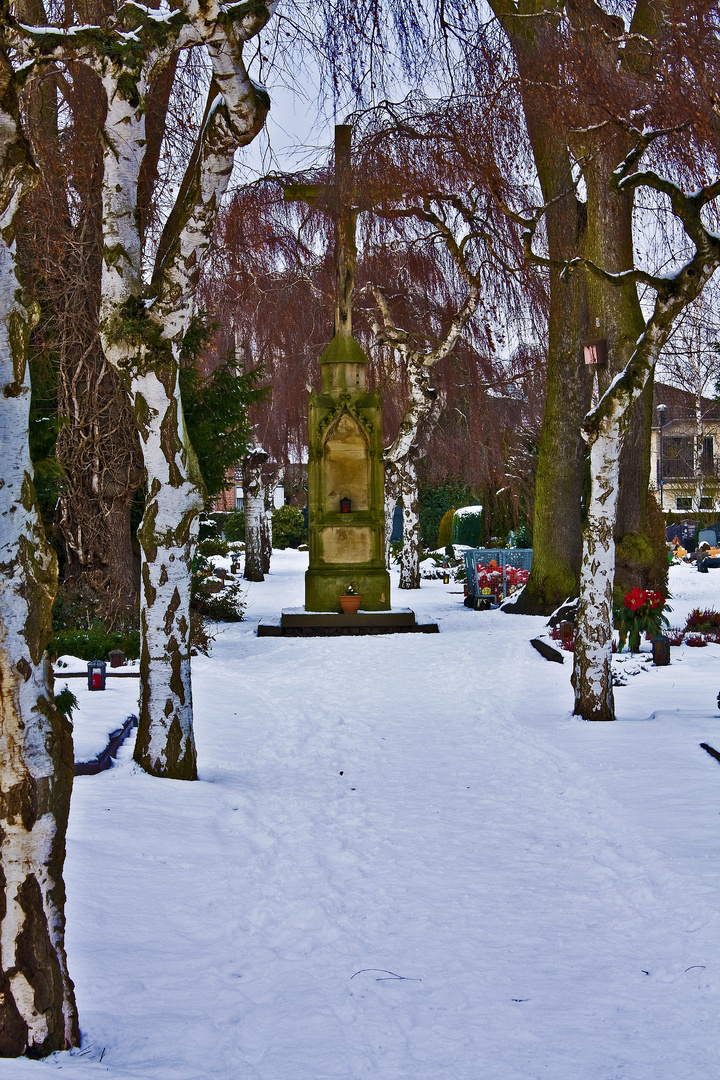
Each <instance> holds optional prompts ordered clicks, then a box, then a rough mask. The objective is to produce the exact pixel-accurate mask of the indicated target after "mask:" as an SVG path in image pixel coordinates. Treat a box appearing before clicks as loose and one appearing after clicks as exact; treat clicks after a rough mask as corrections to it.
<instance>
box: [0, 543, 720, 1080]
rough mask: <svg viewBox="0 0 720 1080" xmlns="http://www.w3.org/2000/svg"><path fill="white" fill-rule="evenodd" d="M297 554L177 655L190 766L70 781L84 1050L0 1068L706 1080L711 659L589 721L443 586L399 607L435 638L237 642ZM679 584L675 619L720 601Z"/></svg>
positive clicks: (718, 659) (497, 629)
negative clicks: (243, 612)
mask: <svg viewBox="0 0 720 1080" xmlns="http://www.w3.org/2000/svg"><path fill="white" fill-rule="evenodd" d="M303 569H304V566H303V565H302V557H301V556H298V555H297V554H296V553H292V552H287V553H276V554H275V555H274V565H273V575H272V576H271V577H270V578H269V579H268V580H267V581H266V582H265V583H263V584H260V585H253V586H251V590H252V591H251V594H250V604H249V609H248V621H247V622H246V623H243V624H240V625H237V626H233V627H229V628H228V627H226V628H225V629H224V632H223V633H222V634H221V635H220V636H219V638H218V640H217V642H216V644H215V648H214V652H213V656H212V657H211V658H209V659H205V658H200V659H199V660H198V661H197V662H196V663H195V665H194V675H193V678H194V688H195V697H196V710H197V742H198V750H199V766H200V775H201V780H200V781H199V782H198V783H197V784H182V783H176V782H170V781H159V780H155V779H153V778H151V777H148V776H146V775H144V774H142V773H141V772H140V771H138V770H136V769H135V767H134V766H133V765H132V762H131V760H130V748H129V747H128V746H126V747H124V748H123V750H122V752H121V760H120V763H119V765H118V766H116V767H115V768H113V769H112V770H110V771H109V772H108V773H104V774H101V775H99V776H95V777H83V778H80V779H79V780H78V781H77V782H76V788H75V791H74V794H73V806H72V811H71V827H70V836H69V848H68V868H67V875H66V880H67V885H68V954H69V961H70V966H71V973H72V974H73V977H74V978H75V980H76V984H77V993H78V1005H79V1009H80V1017H81V1025H82V1029H83V1033H84V1039H85V1042H84V1046H83V1048H82V1049H81V1050H80V1051H79V1052H73V1053H71V1054H61V1055H55V1056H54V1057H53V1058H51V1059H49V1060H48V1061H46V1062H37V1063H35V1062H25V1061H21V1062H4V1063H0V1077H2V1078H3V1080H4V1078H5V1077H8V1078H16V1077H23V1078H24V1077H38V1076H45V1075H47V1072H48V1070H54V1069H58V1068H62V1070H63V1075H64V1076H65V1077H70V1078H71V1080H75V1078H81V1077H91V1076H94V1075H95V1074H98V1075H99V1074H102V1075H106V1076H108V1075H109V1076H110V1077H111V1078H112V1080H125V1078H128V1080H130V1078H132V1080H160V1078H162V1080H164V1078H166V1077H167V1078H172V1080H196V1078H197V1080H200V1078H205V1077H207V1078H213V1080H214V1078H217V1080H366V1078H367V1080H370V1078H373V1080H535V1078H539V1077H550V1078H552V1080H708V1078H709V1077H711V1076H714V1075H715V1071H716V1068H717V1046H718V1036H719V1034H720V1031H719V1028H720V1019H719V1017H720V1008H719V1006H720V919H719V915H720V876H719V875H718V870H719V869H720V867H719V861H718V855H719V848H720V845H719V843H718V825H719V824H720V820H719V812H720V764H718V763H717V762H715V761H713V760H712V759H711V758H710V757H709V756H708V755H707V754H705V753H704V752H703V751H702V750H700V749H699V746H698V744H699V743H700V742H702V741H707V742H709V743H711V744H713V745H715V746H716V748H717V749H720V713H718V710H717V707H716V703H715V696H716V694H717V691H718V689H719V688H720V647H717V646H710V647H708V648H706V649H688V648H686V647H683V648H682V649H679V650H673V653H672V656H673V663H672V664H671V666H670V667H669V668H666V669H652V670H649V671H647V672H641V673H640V674H638V675H637V676H635V677H633V678H631V679H630V680H629V684H628V686H627V687H622V688H619V689H618V690H617V701H618V706H619V715H620V717H621V719H620V721H619V722H618V723H616V724H610V725H588V724H583V723H581V722H579V721H576V720H574V719H572V718H571V717H570V716H569V710H570V707H571V692H570V685H569V677H570V663H569V661H568V662H567V663H566V664H565V665H564V666H563V667H560V666H559V665H556V664H548V663H547V662H546V661H544V660H542V659H541V658H540V657H539V656H538V654H537V653H535V652H534V650H532V649H531V648H530V647H529V645H528V639H529V638H530V637H531V636H533V634H534V633H536V632H537V631H538V629H539V628H540V627H541V626H542V625H543V622H542V620H533V619H528V618H520V617H515V616H512V617H511V616H506V615H503V614H501V613H500V612H471V611H468V610H467V609H465V608H463V607H462V606H461V605H460V603H459V601H460V600H461V597H460V596H458V595H457V594H453V593H452V592H451V590H449V589H448V588H447V587H443V586H442V585H441V584H440V583H439V582H432V583H428V584H427V586H426V587H424V588H423V589H422V590H421V591H420V592H418V593H416V594H410V603H411V604H413V605H414V606H415V608H416V610H417V611H418V613H419V614H421V615H422V616H423V617H428V618H430V617H434V618H437V620H438V621H439V622H440V628H441V633H440V635H437V636H426V635H413V636H408V637H404V636H397V637H368V638H337V639H273V638H261V639H258V638H256V637H255V636H254V633H253V631H254V628H255V625H256V624H257V621H258V620H259V619H260V618H261V617H264V616H266V615H269V614H276V613H277V612H278V611H279V609H280V607H281V606H292V605H293V604H298V603H302V599H301V597H302V570H303ZM691 573H693V572H691V571H689V570H688V571H687V572H686V568H685V567H682V568H679V571H678V573H677V574H676V575H675V578H674V579H673V582H672V583H671V586H672V587H673V589H674V591H675V592H676V593H677V594H678V597H679V599H678V602H676V604H675V605H674V606H675V608H676V615H680V613H681V607H682V604H683V603H685V606H686V607H692V606H694V605H695V603H697V602H700V603H701V605H702V606H714V607H716V608H720V575H718V576H717V578H716V577H715V576H713V575H712V574H710V575H702V576H701V575H694V573H693V576H692V577H691V576H690V574H691ZM700 577H702V579H703V580H702V581H701V582H698V581H697V580H696V578H700ZM716 582H717V584H716ZM701 586H702V588H704V589H705V590H706V593H705V594H704V595H703V596H702V598H701V599H700V601H698V599H697V597H696V596H695V592H693V590H695V591H697V590H698V589H699V588H700V587H701ZM452 588H455V589H456V588H457V586H453V587H451V589H452ZM708 589H711V590H713V591H712V594H711V595H708V594H707V590H708ZM293 590H294V591H293ZM681 594H682V597H685V599H682V597H681ZM396 595H397V594H396ZM407 595H408V594H404V596H403V601H404V600H405V596H407ZM682 610H683V611H684V610H685V609H684V608H683V609H682ZM674 621H675V619H674ZM678 621H680V620H678ZM101 1057H102V1060H100V1059H101Z"/></svg>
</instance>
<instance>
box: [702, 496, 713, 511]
mask: <svg viewBox="0 0 720 1080" xmlns="http://www.w3.org/2000/svg"><path fill="white" fill-rule="evenodd" d="M700 509H701V510H712V509H713V501H712V499H711V498H710V496H709V495H703V496H702V498H701V499H700Z"/></svg>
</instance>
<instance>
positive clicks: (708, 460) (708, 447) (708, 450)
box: [700, 435, 715, 476]
mask: <svg viewBox="0 0 720 1080" xmlns="http://www.w3.org/2000/svg"><path fill="white" fill-rule="evenodd" d="M700 468H701V469H702V474H703V476H712V475H713V474H714V472H715V462H714V447H713V438H712V435H708V436H706V438H704V439H703V445H702V452H701V454H700Z"/></svg>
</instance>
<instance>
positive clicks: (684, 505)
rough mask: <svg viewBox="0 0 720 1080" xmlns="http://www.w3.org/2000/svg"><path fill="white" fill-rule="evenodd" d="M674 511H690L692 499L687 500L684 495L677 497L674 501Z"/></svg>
mask: <svg viewBox="0 0 720 1080" xmlns="http://www.w3.org/2000/svg"><path fill="white" fill-rule="evenodd" d="M675 509H676V510H692V499H690V498H688V497H687V496H685V495H678V497H677V499H676V500H675Z"/></svg>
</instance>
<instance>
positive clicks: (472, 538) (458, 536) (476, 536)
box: [452, 508, 483, 547]
mask: <svg viewBox="0 0 720 1080" xmlns="http://www.w3.org/2000/svg"><path fill="white" fill-rule="evenodd" d="M482 523H483V514H482V509H481V508H479V509H478V510H477V511H476V512H475V513H467V512H466V511H463V513H462V514H459V515H458V514H457V513H456V515H455V517H454V518H453V535H452V539H453V543H454V544H467V546H468V547H478V546H479V544H480V539H481V536H482Z"/></svg>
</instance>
